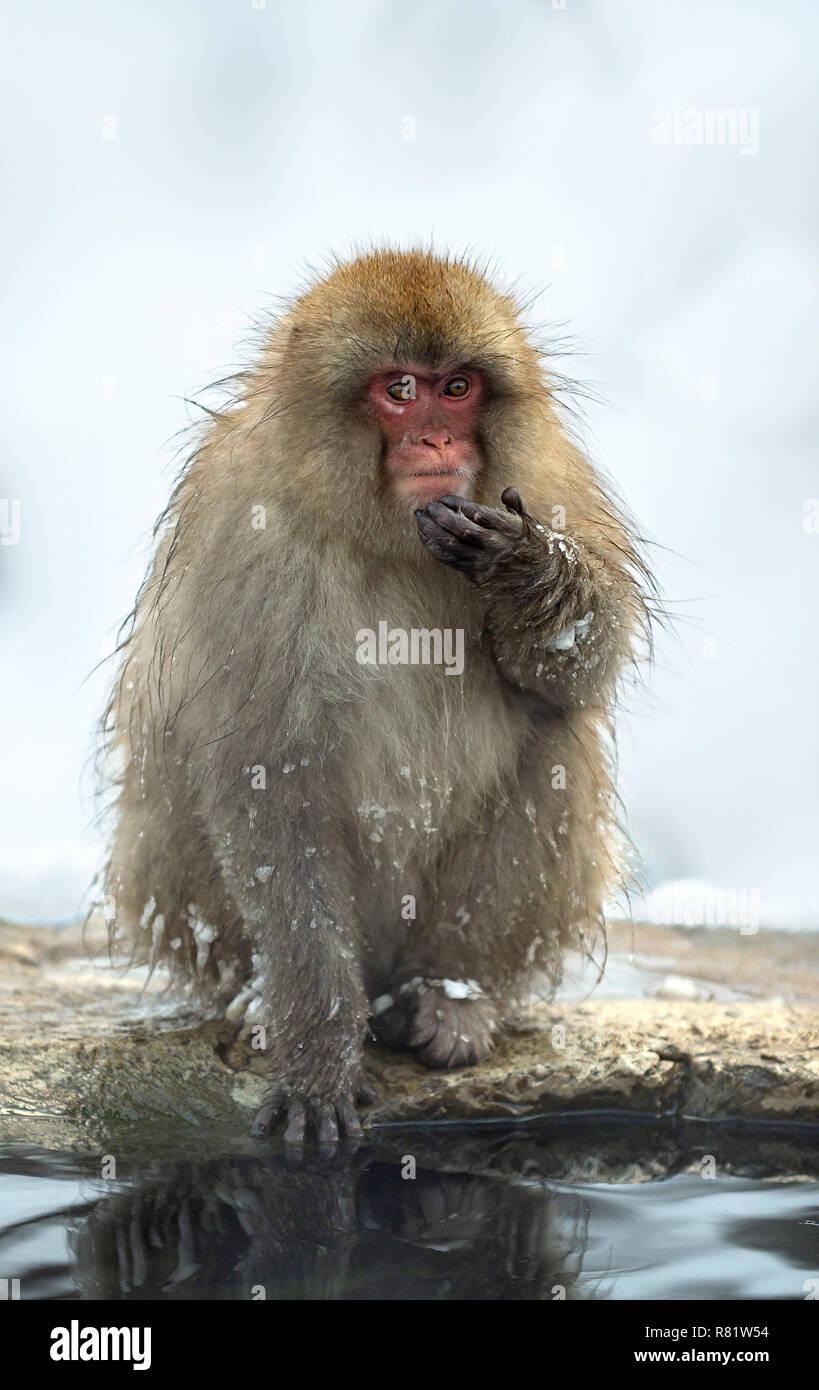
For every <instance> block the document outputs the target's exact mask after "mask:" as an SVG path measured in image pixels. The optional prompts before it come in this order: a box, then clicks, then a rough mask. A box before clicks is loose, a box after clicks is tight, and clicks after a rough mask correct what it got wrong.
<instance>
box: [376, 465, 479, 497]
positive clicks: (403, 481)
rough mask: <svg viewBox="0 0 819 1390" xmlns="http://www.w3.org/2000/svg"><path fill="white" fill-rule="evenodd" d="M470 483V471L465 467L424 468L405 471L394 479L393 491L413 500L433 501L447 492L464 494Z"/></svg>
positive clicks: (466, 492)
mask: <svg viewBox="0 0 819 1390" xmlns="http://www.w3.org/2000/svg"><path fill="white" fill-rule="evenodd" d="M471 484H472V473H471V472H470V470H469V469H466V468H424V469H422V470H420V471H419V472H418V473H407V474H405V475H404V477H403V478H397V479H396V480H395V484H394V487H395V491H396V492H397V493H398V495H399V496H401V497H406V498H409V499H410V500H411V501H413V502H419V501H420V502H434V501H436V500H437V499H438V498H439V497H445V496H446V495H447V493H450V492H457V493H459V494H460V495H461V496H466V495H467V494H468V490H469V489H470V487H471Z"/></svg>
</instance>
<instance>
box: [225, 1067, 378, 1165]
mask: <svg viewBox="0 0 819 1390" xmlns="http://www.w3.org/2000/svg"><path fill="white" fill-rule="evenodd" d="M374 1100H375V1091H374V1090H373V1089H372V1087H371V1086H369V1085H368V1084H367V1082H366V1081H361V1080H359V1081H357V1082H355V1083H353V1082H348V1083H347V1084H343V1085H340V1086H336V1087H330V1088H329V1089H328V1090H327V1091H325V1092H324V1093H322V1094H321V1095H317V1094H315V1093H311V1092H307V1091H300V1090H299V1089H297V1088H296V1087H294V1086H290V1085H288V1084H287V1083H284V1082H280V1081H275V1082H274V1083H273V1085H272V1086H271V1087H270V1090H269V1091H268V1092H267V1095H266V1096H265V1098H264V1102H263V1104H262V1107H261V1109H260V1111H259V1113H258V1115H257V1116H256V1118H255V1120H254V1121H253V1128H252V1129H251V1134H254V1135H256V1136H257V1137H259V1136H261V1135H264V1134H267V1133H268V1132H269V1130H270V1129H271V1128H272V1126H273V1124H274V1122H275V1121H277V1120H284V1121H286V1126H285V1131H284V1147H285V1150H286V1152H288V1153H289V1154H290V1155H292V1156H295V1157H301V1155H302V1154H303V1152H304V1146H305V1142H306V1139H307V1136H308V1133H309V1132H310V1131H311V1130H312V1132H313V1133H314V1134H315V1137H316V1140H317V1142H318V1148H319V1152H320V1153H321V1154H322V1155H324V1156H327V1157H329V1156H331V1155H332V1154H334V1153H335V1152H336V1150H337V1149H338V1148H339V1146H340V1145H343V1147H344V1148H345V1149H347V1150H349V1149H354V1148H357V1147H358V1145H359V1144H360V1142H361V1133H362V1132H361V1121H360V1119H359V1118H358V1111H357V1110H356V1104H358V1105H371V1104H372V1102H373V1101H374Z"/></svg>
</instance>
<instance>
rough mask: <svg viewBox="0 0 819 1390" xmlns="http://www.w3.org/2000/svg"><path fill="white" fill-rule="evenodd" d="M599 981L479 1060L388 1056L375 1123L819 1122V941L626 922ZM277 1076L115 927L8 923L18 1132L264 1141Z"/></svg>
mask: <svg viewBox="0 0 819 1390" xmlns="http://www.w3.org/2000/svg"><path fill="white" fill-rule="evenodd" d="M570 973H571V972H570ZM590 990H591V983H590V982H587V983H586V984H581V985H579V986H576V987H575V988H574V989H571V988H570V989H569V990H568V991H566V992H565V993H564V995H563V996H562V997H560V998H558V999H557V1000H556V1001H554V1002H552V1003H550V1004H539V1005H537V1006H535V1007H533V1008H531V1009H530V1010H528V1011H527V1012H526V1014H525V1015H521V1016H520V1017H518V1018H516V1019H515V1020H513V1021H512V1023H511V1024H510V1026H509V1028H508V1029H507V1031H506V1032H505V1033H504V1035H503V1037H502V1038H501V1039H500V1041H499V1042H498V1045H497V1047H496V1048H495V1051H494V1052H493V1054H492V1057H491V1059H490V1060H489V1061H488V1062H487V1063H486V1064H484V1065H482V1066H480V1067H475V1068H469V1069H466V1070H463V1071H457V1072H449V1073H435V1072H429V1071H427V1070H425V1069H424V1068H422V1067H420V1066H418V1065H416V1063H414V1062H413V1061H412V1060H411V1059H410V1058H409V1056H408V1055H406V1054H396V1053H390V1052H388V1051H386V1050H385V1049H383V1048H380V1047H376V1046H373V1047H371V1048H370V1049H368V1052H367V1059H366V1070H367V1075H368V1078H369V1080H370V1081H371V1083H372V1085H373V1086H374V1087H375V1089H376V1091H377V1094H378V1099H377V1101H376V1102H375V1103H374V1104H373V1105H372V1106H371V1107H370V1108H369V1109H368V1110H367V1111H366V1112H365V1123H366V1125H367V1126H368V1127H371V1126H380V1125H386V1124H395V1123H413V1124H417V1123H419V1122H425V1123H426V1122H434V1121H442V1120H443V1121H446V1120H456V1119H468V1120H476V1119H480V1120H485V1119H519V1118H523V1117H527V1116H533V1115H547V1114H556V1113H560V1114H567V1113H572V1114H577V1115H579V1114H582V1113H584V1112H585V1113H588V1112H590V1111H597V1112H599V1111H609V1112H611V1111H618V1112H625V1113H631V1114H642V1115H651V1116H655V1117H663V1116H666V1117H667V1116H676V1117H678V1118H679V1119H683V1118H689V1117H694V1118H698V1119H742V1120H766V1121H783V1120H787V1121H802V1122H812V1123H817V1122H819V1025H817V1014H816V1004H817V1001H819V937H817V936H814V935H809V934H791V933H780V932H773V931H760V932H759V933H757V934H756V935H754V936H741V935H740V934H738V933H737V932H735V931H731V930H729V929H724V930H714V929H710V930H708V929H706V930H700V929H685V930H684V929H679V928H675V929H671V928H660V927H653V926H647V925H646V926H641V925H637V926H635V927H633V928H632V927H631V926H628V927H626V926H622V925H617V924H616V925H615V926H613V927H612V929H611V932H610V940H609V964H608V968H607V973H606V978H605V980H604V982H603V984H602V985H601V986H599V987H598V989H597V990H596V991H594V992H593V993H590V992H589V991H590ZM264 1068H265V1062H264V1057H263V1055H260V1054H258V1053H254V1052H253V1050H252V1049H251V1048H250V1047H249V1045H248V1044H247V1042H241V1041H239V1040H237V1038H236V1035H235V1032H234V1031H232V1030H231V1028H230V1027H229V1025H227V1024H225V1023H224V1022H215V1021H212V1020H211V1021H205V1022H203V1021H202V1020H201V1019H197V1018H195V1017H194V1016H192V1015H191V1013H190V1011H189V1010H188V1009H187V1008H186V1006H185V1003H184V1001H180V1000H179V999H178V998H174V997H172V996H171V995H170V994H169V993H168V992H167V990H166V989H163V982H162V981H161V980H159V979H158V978H156V977H154V978H153V979H152V980H150V981H148V982H146V979H145V975H144V972H140V971H123V970H121V969H119V968H112V967H111V966H110V965H109V963H108V960H107V953H106V949H105V945H104V939H103V937H102V935H101V934H100V932H99V931H97V930H91V931H90V932H88V933H86V934H85V935H84V934H83V932H82V930H81V929H80V928H79V927H62V928H57V927H55V928H41V927H38V928H26V927H17V926H12V925H9V924H0V1142H9V1141H12V1140H18V1141H24V1142H26V1143H28V1144H30V1145H32V1146H38V1147H42V1148H51V1149H62V1150H75V1151H83V1152H88V1153H99V1152H100V1151H101V1150H104V1149H105V1148H106V1146H110V1145H111V1144H113V1143H116V1144H117V1145H118V1146H119V1150H120V1151H121V1150H122V1148H123V1146H124V1145H125V1146H128V1147H132V1148H133V1149H137V1150H139V1149H142V1148H144V1147H146V1146H147V1147H148V1148H151V1149H152V1150H154V1151H155V1150H156V1149H157V1146H158V1142H159V1141H158V1136H160V1135H161V1136H162V1139H163V1141H165V1140H166V1141H167V1142H168V1143H176V1144H178V1143H179V1140H180V1136H182V1137H183V1138H184V1137H185V1136H187V1139H188V1140H189V1141H192V1142H193V1143H195V1144H197V1145H198V1146H200V1147H211V1146H212V1145H214V1144H216V1145H217V1146H218V1145H219V1144H220V1143H222V1142H224V1138H225V1136H226V1134H230V1135H231V1136H233V1137H235V1136H238V1135H246V1133H247V1130H248V1127H249V1123H250V1119H251V1116H252V1114H253V1112H254V1111H255V1109H256V1107H257V1106H258V1104H259V1102H260V1099H261V1096H262V1093H263V1091H264V1087H265V1082H264V1075H263V1073H264ZM249 1142H250V1141H248V1143H249ZM159 1147H162V1144H161V1143H159Z"/></svg>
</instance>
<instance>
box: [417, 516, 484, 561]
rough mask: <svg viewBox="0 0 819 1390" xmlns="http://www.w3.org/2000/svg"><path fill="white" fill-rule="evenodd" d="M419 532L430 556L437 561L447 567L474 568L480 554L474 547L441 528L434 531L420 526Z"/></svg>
mask: <svg viewBox="0 0 819 1390" xmlns="http://www.w3.org/2000/svg"><path fill="white" fill-rule="evenodd" d="M418 530H419V532H420V535H421V540H422V541H423V542H424V545H425V546H426V548H427V550H428V551H429V553H430V555H434V556H435V559H436V560H441V561H442V562H443V564H445V565H461V566H464V567H468V566H470V565H471V566H474V564H475V556H476V554H478V553H479V552H478V551H477V550H476V548H475V546H474V545H468V544H466V543H465V542H464V541H459V540H458V539H457V538H456V537H455V536H451V535H449V533H448V532H446V531H442V530H441V529H440V528H439V527H435V529H434V530H425V529H424V528H423V527H422V526H420V524H419V527H418Z"/></svg>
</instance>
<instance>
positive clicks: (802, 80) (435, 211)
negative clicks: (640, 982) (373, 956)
mask: <svg viewBox="0 0 819 1390" xmlns="http://www.w3.org/2000/svg"><path fill="white" fill-rule="evenodd" d="M5 8H6V16H7V24H6V31H7V37H6V43H5V45H4V52H3V56H2V60H1V61H2V68H3V81H2V87H1V88H0V105H2V112H3V118H4V119H3V126H4V131H5V136H4V151H3V172H2V187H3V193H4V195H5V198H4V201H5V209H4V216H3V222H2V229H0V238H2V243H3V252H2V269H3V272H4V279H5V316H4V321H5V324H6V329H5V332H4V333H3V335H2V340H0V352H1V353H2V358H3V364H2V378H3V380H4V381H5V383H6V386H5V393H4V394H5V403H4V409H3V416H2V435H3V447H2V455H0V631H1V632H2V640H1V642H0V663H2V666H1V667H0V671H1V674H2V685H0V690H1V691H2V694H1V695H0V700H2V720H0V740H1V743H0V769H2V800H0V916H3V917H7V918H12V919H16V920H20V921H63V920H67V919H70V918H72V917H74V916H75V915H76V913H77V912H78V910H79V908H80V905H81V901H82V898H83V892H84V890H85V888H86V887H87V884H88V882H89V880H90V877H91V876H92V874H93V872H94V870H95V868H96V867H97V865H98V862H99V859H100V855H101V843H100V839H99V834H98V832H97V831H96V830H95V829H94V827H93V825H92V823H91V821H92V815H93V810H94V806H93V801H92V798H91V791H92V788H93V780H92V778H91V777H90V776H89V775H88V772H86V773H85V775H83V768H84V766H85V765H87V763H88V758H89V754H90V751H91V748H92V733H93V726H94V723H95V720H96V719H97V717H98V715H99V712H100V710H101V708H102V706H103V704H104V699H105V692H106V688H107V685H108V683H109V681H110V679H111V669H112V668H111V667H110V664H108V663H106V664H103V666H102V667H99V668H98V667H97V664H98V663H99V662H100V661H101V660H102V659H103V658H104V657H106V656H107V655H108V654H109V653H110V652H111V650H112V648H113V645H114V642H115V634H116V629H117V627H118V625H119V623H120V621H121V620H122V618H123V617H124V616H125V614H126V613H127V611H128V609H129V608H130V605H131V603H132V601H133V598H134V595H135V592H136V589H137V586H138V584H139V582H140V579H141V577H142V574H143V572H144V568H145V564H146V561H147V555H148V546H149V540H150V531H151V527H152V524H153V521H154V519H155V517H156V515H157V513H158V512H159V510H160V509H161V507H162V505H163V504H164V501H165V499H166V497H167V494H168V492H169V489H170V486H171V480H172V477H173V474H174V448H173V444H172V443H171V442H169V441H172V439H173V436H174V435H175V434H176V433H177V432H178V431H179V430H180V429H181V428H182V427H184V426H185V425H186V423H188V422H189V421H191V420H193V419H194V418H195V417H196V415H197V413H198V412H196V411H194V410H193V409H192V408H191V407H190V406H188V405H186V403H185V397H186V396H190V395H192V394H194V393H196V392H197V391H199V390H201V389H202V388H203V387H204V386H206V385H207V383H208V382H209V381H211V380H213V379H215V378H219V377H221V376H223V375H224V374H225V373H226V372H227V371H229V370H230V369H231V368H233V367H235V366H236V365H237V364H238V363H240V362H241V360H242V354H241V343H242V340H243V338H246V336H247V332H248V328H249V326H250V323H251V320H253V319H255V318H258V316H259V315H261V314H264V312H266V311H267V310H269V309H271V308H272V307H274V306H275V302H276V299H277V297H278V296H280V295H283V294H284V295H286V294H288V293H290V292H292V290H293V289H295V288H298V287H299V286H300V285H301V284H302V283H303V280H304V275H305V271H306V270H307V269H308V268H309V267H310V266H320V265H321V263H322V260H323V258H324V257H326V255H327V254H328V252H331V251H334V252H341V253H344V252H347V251H350V250H353V249H354V248H355V246H356V245H360V244H367V243H370V242H373V241H376V242H377V241H380V240H386V239H389V240H390V241H392V242H397V243H400V244H410V243H412V242H414V241H421V242H424V243H427V242H429V241H430V240H431V239H433V240H434V242H435V244H436V246H438V247H439V248H444V247H450V248H454V249H456V250H463V249H465V248H472V249H473V250H474V251H475V252H476V253H478V254H481V255H483V254H488V255H491V256H492V257H493V259H494V264H495V265H496V266H497V268H498V271H499V273H500V275H501V278H502V279H503V280H504V281H505V282H506V283H507V284H514V285H517V286H518V287H519V288H520V290H521V291H522V292H523V293H524V294H528V293H530V292H532V291H535V290H542V291H543V293H542V294H541V296H540V298H539V299H538V300H537V302H536V304H535V305H534V307H533V309H532V311H531V315H530V317H531V318H532V320H533V322H535V323H536V324H538V325H546V326H547V327H548V325H553V326H554V331H555V333H556V335H557V336H558V337H560V338H564V339H565V338H567V337H568V338H570V339H571V343H572V352H571V354H570V355H569V356H568V357H566V358H565V359H563V360H562V361H561V363H560V364H559V365H560V367H561V369H562V370H563V371H565V372H566V373H567V374H568V375H570V376H571V377H573V378H575V379H576V380H577V381H579V382H580V383H582V384H583V385H584V386H585V387H586V388H587V389H588V390H589V391H591V393H592V399H590V400H586V401H585V403H584V405H583V418H584V431H585V439H586V442H587V445H588V447H589V449H590V451H591V453H592V455H593V457H594V459H595V461H596V462H598V463H600V464H602V465H603V466H604V467H605V468H606V469H607V470H608V471H609V473H610V474H611V475H612V476H613V477H614V479H615V480H616V483H617V485H618V487H619V489H620V490H621V492H622V493H623V494H624V496H625V498H626V499H627V501H628V503H629V505H630V507H631V508H632V510H633V511H634V512H635V513H636V514H637V516H638V517H639V519H640V521H641V524H642V527H643V529H644V531H645V533H646V534H647V535H648V536H649V537H651V538H653V540H654V541H656V542H657V544H658V548H657V549H656V550H655V551H654V556H653V558H654V564H655V567H656V569H657V572H658V574H659V577H660V581H661V584H662V586H663V588H664V590H665V593H666V596H667V599H668V601H669V606H670V609H671V611H672V613H674V614H675V615H676V621H675V625H674V630H673V632H672V633H671V634H669V635H667V636H665V635H661V637H660V641H659V644H658V652H657V665H656V669H655V671H654V673H653V676H652V677H651V679H650V684H649V688H648V690H647V691H646V692H644V693H640V694H637V695H636V696H634V697H632V698H631V700H630V702H629V712H628V713H627V715H625V716H624V717H623V718H621V721H620V766H621V777H620V782H621V790H622V793H623V797H624V799H625V802H626V806H627V809H628V813H629V825H630V829H631V833H632V836H633V838H634V840H635V842H636V844H637V847H638V849H639V851H640V852H641V854H642V856H643V859H644V862H645V876H646V882H647V886H648V888H649V889H653V890H654V896H653V898H651V899H650V900H649V904H648V907H647V909H646V910H647V911H649V912H653V915H654V916H660V917H662V916H663V914H664V913H665V914H666V916H668V915H669V914H670V916H671V918H672V919H674V920H688V921H690V922H694V921H698V920H708V919H709V915H713V914H714V912H715V911H716V915H717V917H719V915H720V913H721V912H722V911H723V907H721V904H723V905H724V904H728V906H727V909H725V910H726V911H727V915H728V918H729V919H730V915H731V911H732V906H731V905H732V904H733V910H734V911H736V910H737V904H738V911H739V913H740V917H742V916H744V917H746V918H747V919H748V922H750V921H751V919H752V918H753V917H754V916H758V918H759V919H760V920H761V922H762V924H763V925H764V924H772V925H788V926H793V927H815V926H817V923H818V922H819V912H818V911H817V888H816V877H817V872H818V871H819V870H818V869H817V856H816V846H817V841H819V816H817V780H818V779H817V772H819V767H818V766H817V764H818V763H819V757H818V756H817V755H818V753H819V730H818V728H817V725H818V723H819V720H818V719H817V685H818V684H819V682H818V680H817V678H818V677H819V636H818V634H819V621H818V620H819V597H818V595H819V585H817V574H819V534H818V532H819V501H816V500H814V499H817V498H819V469H818V468H817V456H816V442H815V441H816V417H817V412H818V411H819V392H817V387H816V381H817V365H818V363H817V357H819V353H817V328H816V325H817V318H819V314H818V312H817V311H818V310H819V253H818V252H817V244H816V238H815V230H816V226H817V223H819V216H817V213H818V211H819V210H818V209H817V201H819V199H818V197H817V189H818V188H819V185H818V184H817V180H816V177H815V173H814V170H815V164H816V154H815V139H816V129H817V121H816V116H817V105H819V94H818V92H817V84H816V80H815V53H816V51H817V38H818V37H819V35H817V29H819V11H818V10H817V9H816V7H815V6H813V5H812V4H810V3H809V0H791V2H790V3H785V4H782V5H777V6H773V5H771V4H770V3H767V2H766V3H754V0H743V3H731V0H723V3H721V4H720V5H719V7H716V6H714V5H713V4H708V3H707V0H685V2H684V3H683V0H672V2H671V3H666V4H663V5H661V6H660V5H657V4H652V3H651V0H619V2H618V3H613V0H606V2H605V3H603V2H602V0H601V2H600V3H594V0H565V7H564V6H563V5H561V4H559V3H557V2H556V3H554V4H553V3H552V0H503V3H497V2H496V3H490V0H415V2H414V3H413V4H411V5H395V4H387V3H384V0H347V2H346V3H345V4H334V3H332V2H331V0H313V3H311V4H310V5H309V6H294V5H289V4H285V3H284V0H266V3H264V2H263V0H205V3H203V2H202V0H198V3H195V4H194V3H193V0H171V3H161V4H160V3H158V0H147V3H143V4H141V5H140V6H138V7H135V6H121V5H111V4H108V3H102V2H101V0H96V2H95V3H88V2H87V0H75V3H73V4H72V5H71V6H68V7H66V6H63V5H59V4H57V3H56V0H54V3H40V2H39V0H26V3H25V4H23V3H22V0H14V2H13V3H10V4H8V5H7V6H6V7H5ZM717 108H718V109H719V110H720V111H722V112H723V113H727V115H724V116H723V117H721V118H720V124H719V126H718V127H716V126H714V125H709V120H710V118H709V116H708V113H709V112H711V111H713V110H715V109H717ZM715 130H716V134H715ZM709 135H710V137H711V138H710V139H709ZM95 668H97V669H95ZM669 885H676V887H670V886H669ZM715 903H716V908H715V906H714V904H715ZM739 925H742V921H740V922H739Z"/></svg>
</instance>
